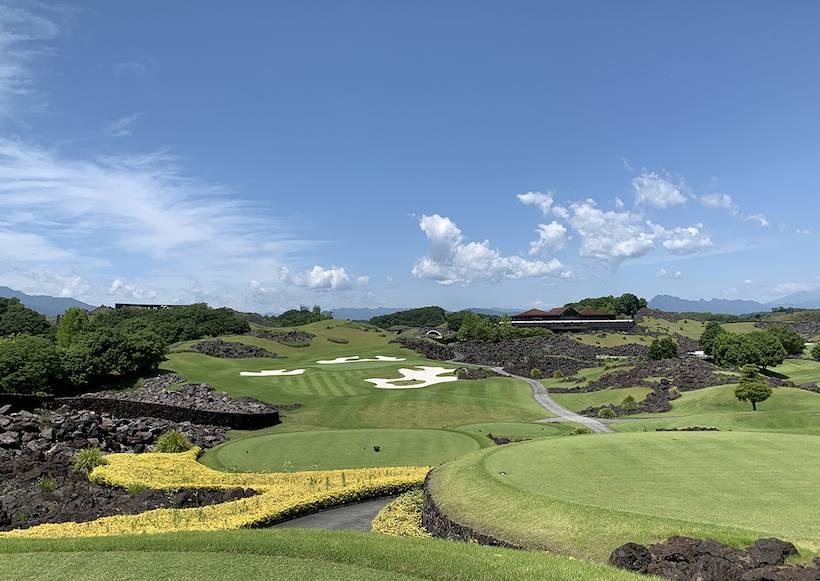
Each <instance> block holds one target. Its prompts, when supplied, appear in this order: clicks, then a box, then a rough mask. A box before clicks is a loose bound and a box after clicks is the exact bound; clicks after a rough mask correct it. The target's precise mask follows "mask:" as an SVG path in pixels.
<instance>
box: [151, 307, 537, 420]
mask: <svg viewBox="0 0 820 581" xmlns="http://www.w3.org/2000/svg"><path fill="white" fill-rule="evenodd" d="M328 327H330V328H329V329H328ZM302 329H303V330H306V331H309V332H312V333H314V334H316V335H317V337H316V338H314V340H313V342H312V344H311V346H310V347H301V348H295V347H287V346H284V345H281V344H279V343H275V342H273V341H268V340H266V339H259V338H254V337H246V336H239V337H225V339H227V340H233V341H242V342H246V343H252V344H254V345H259V346H261V347H265V348H266V349H269V350H271V351H273V352H275V353H277V354H279V355H285V356H286V357H287V358H277V359H218V358H214V357H207V356H205V355H201V354H198V353H172V354H171V355H170V356H169V357H168V360H167V361H166V362H165V363H164V364H163V368H165V369H169V370H173V371H175V372H177V373H180V374H181V375H183V376H185V377H186V378H187V379H188V380H189V381H200V382H206V383H211V384H213V385H214V386H215V387H216V388H217V389H219V390H222V391H225V392H226V393H228V394H230V395H232V396H234V397H239V396H250V397H256V398H258V399H261V400H264V401H269V402H272V403H301V404H303V406H302V407H301V408H300V409H298V410H296V411H292V412H287V413H285V414H284V421H283V423H282V425H281V426H278V427H276V428H274V431H275V432H276V433H279V432H285V431H300V430H311V429H317V428H335V429H347V428H376V427H401V428H416V427H418V428H441V427H447V426H452V425H461V424H467V423H474V422H479V421H487V420H501V421H530V420H535V419H539V418H543V417H546V416H548V414H547V413H546V412H545V411H544V409H543V408H541V406H539V405H538V404H537V403H535V402H534V401H533V399H532V396H531V393H530V388H529V387H528V386H527V385H526V384H525V383H524V382H521V381H517V380H514V379H509V378H503V377H494V378H489V379H482V380H466V381H457V382H452V383H445V384H440V385H434V386H430V387H426V388H421V389H406V390H380V389H376V388H375V387H373V385H372V384H370V383H367V382H366V381H365V379H367V378H371V377H398V376H399V374H398V369H399V368H401V367H411V366H415V365H432V366H439V367H448V368H449V367H452V368H455V367H456V365H451V364H447V363H444V362H441V361H431V360H428V359H424V358H422V357H420V356H418V355H417V354H416V353H415V352H413V351H411V350H409V349H404V348H402V347H400V346H398V345H397V344H394V343H392V344H391V343H389V342H388V341H389V340H390V338H391V336H386V337H382V336H381V334H379V333H377V332H374V331H369V332H366V331H364V330H362V329H360V328H354V327H351V326H349V325H348V324H347V323H345V322H343V321H321V322H319V323H314V324H311V325H306V326H305V327H303V328H302ZM327 336H333V337H343V338H346V339H348V340H349V341H350V343H348V344H345V345H342V344H337V343H332V342H330V341H327V340H326V339H325V338H326V337H327ZM351 355H358V356H360V357H363V358H364V357H373V356H375V355H390V356H397V357H404V358H406V361H400V362H363V363H346V364H339V365H320V364H318V363H316V361H318V360H320V359H321V360H323V359H335V358H336V357H344V356H351ZM297 368H300V369H305V370H306V371H305V373H304V374H303V375H296V376H285V377H240V375H239V372H240V371H259V370H262V369H297ZM237 435H238V436H241V435H242V434H237Z"/></svg>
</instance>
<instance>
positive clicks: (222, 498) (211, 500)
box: [0, 450, 255, 530]
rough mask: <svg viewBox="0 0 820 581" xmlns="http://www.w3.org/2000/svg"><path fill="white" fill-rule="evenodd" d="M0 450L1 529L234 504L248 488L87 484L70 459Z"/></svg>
mask: <svg viewBox="0 0 820 581" xmlns="http://www.w3.org/2000/svg"><path fill="white" fill-rule="evenodd" d="M4 452H5V451H4V450H0V457H2V461H0V530H10V529H16V528H28V527H31V526H35V525H39V524H44V523H59V522H84V521H89V520H93V519H96V518H100V517H103V516H111V515H117V514H136V513H140V512H144V511H146V510H151V509H154V508H165V507H168V508H190V507H196V506H206V505H209V504H216V503H220V502H228V501H231V500H237V499H239V498H244V497H247V496H251V495H253V494H255V492H254V491H253V490H251V489H249V488H248V489H243V488H233V489H230V490H225V491H223V490H185V489H183V490H179V491H175V492H168V491H164V490H153V489H145V490H136V489H135V490H132V491H130V492H129V491H126V490H122V489H118V488H110V487H108V486H102V485H99V484H95V483H93V482H90V481H89V480H88V478H87V477H86V475H85V474H84V473H78V472H75V471H74V470H73V469H72V468H71V465H70V458H61V459H55V460H51V461H44V460H37V459H35V458H32V457H31V456H29V455H23V456H15V457H8V456H5V457H3V455H4Z"/></svg>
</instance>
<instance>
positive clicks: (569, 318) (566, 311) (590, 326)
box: [510, 307, 635, 331]
mask: <svg viewBox="0 0 820 581" xmlns="http://www.w3.org/2000/svg"><path fill="white" fill-rule="evenodd" d="M510 319H511V320H512V324H513V325H515V326H517V327H544V328H546V329H551V330H553V331H598V330H612V331H628V330H630V329H632V327H634V326H635V321H634V319H618V318H616V317H615V315H610V314H609V313H605V312H603V311H599V310H597V309H581V310H576V309H574V308H573V307H556V308H554V309H550V310H549V311H542V310H541V309H530V310H529V311H524V312H523V313H518V314H517V315H513V316H512V317H510Z"/></svg>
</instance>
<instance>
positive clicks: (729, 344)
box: [712, 333, 762, 367]
mask: <svg viewBox="0 0 820 581" xmlns="http://www.w3.org/2000/svg"><path fill="white" fill-rule="evenodd" d="M712 356H713V357H714V359H715V363H717V364H718V365H720V366H722V367H742V366H743V365H748V364H751V365H758V364H759V362H760V361H761V359H762V356H761V354H760V351H759V350H758V348H757V346H756V345H755V344H753V343H752V342H751V341H748V340H746V339H745V338H744V337H743V336H741V335H738V334H737V333H721V334H720V335H718V336H717V337H716V338H715V340H714V342H713V344H712Z"/></svg>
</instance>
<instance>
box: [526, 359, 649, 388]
mask: <svg viewBox="0 0 820 581" xmlns="http://www.w3.org/2000/svg"><path fill="white" fill-rule="evenodd" d="M608 361H610V362H609V364H608V366H604V365H601V366H599V367H585V368H584V369H581V370H579V371H578V373H576V374H575V375H574V376H572V377H570V378H565V377H560V378H555V377H546V378H544V379H542V380H541V383H543V384H544V387H546V388H547V389H549V388H551V387H578V386H579V385H584V384H585V383H586V382H587V381H595V380H597V379H600V378H601V377H603V376H604V375H606V374H608V373H613V372H616V371H628V370H630V369H632V368H633V367H634V365H627V364H624V363H620V362H618V360H608Z"/></svg>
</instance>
